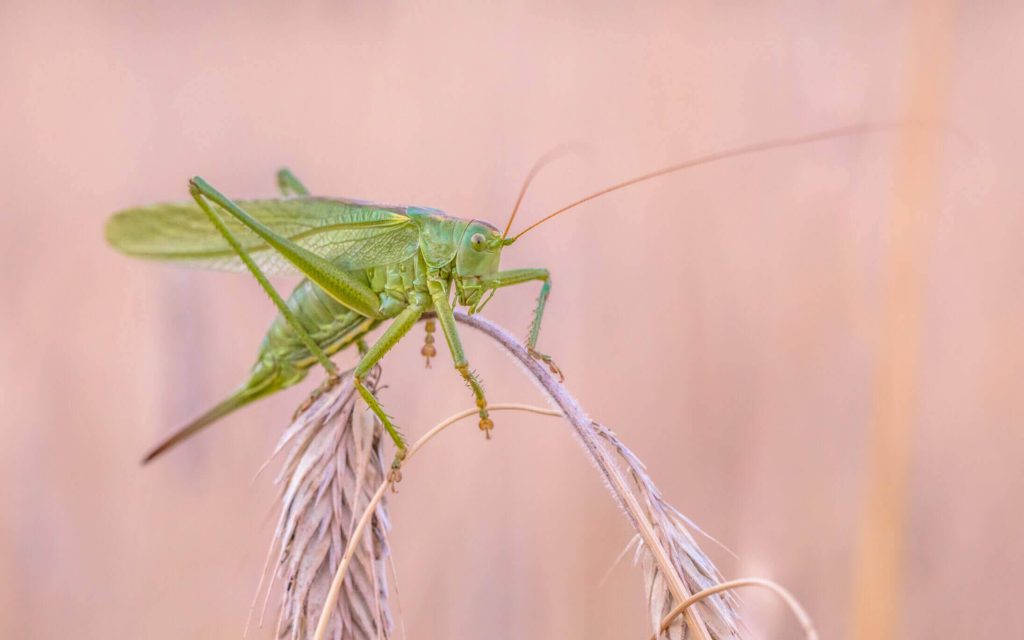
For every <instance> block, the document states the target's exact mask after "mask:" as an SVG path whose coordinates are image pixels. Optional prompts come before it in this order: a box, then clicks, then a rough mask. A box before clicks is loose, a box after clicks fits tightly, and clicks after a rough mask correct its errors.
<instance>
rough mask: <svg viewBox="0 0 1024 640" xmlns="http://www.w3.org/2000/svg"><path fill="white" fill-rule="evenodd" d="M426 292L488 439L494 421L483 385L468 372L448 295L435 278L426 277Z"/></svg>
mask: <svg viewBox="0 0 1024 640" xmlns="http://www.w3.org/2000/svg"><path fill="white" fill-rule="evenodd" d="M427 290H428V291H430V298H431V300H433V302H434V311H435V312H436V313H437V320H438V322H440V323H441V331H443V332H444V337H445V339H446V340H447V341H448V349H449V351H451V352H452V360H453V361H454V362H455V370H456V371H458V372H459V374H460V375H461V376H462V379H463V380H465V381H466V384H468V385H469V388H470V389H472V390H473V396H474V397H475V398H476V406H477V408H478V409H479V410H480V430H481V431H483V432H484V434H485V435H486V436H487V438H488V439H490V437H491V429H493V428H494V421H493V420H491V418H490V414H489V412H488V411H487V398H486V397H485V396H484V388H483V385H481V384H480V379H479V378H477V377H476V374H475V373H473V372H472V371H470V369H469V361H467V360H466V354H465V352H464V351H463V350H462V340H461V339H460V338H459V332H458V330H457V329H456V328H455V314H454V312H453V311H452V305H451V304H450V303H449V302H448V294H447V292H446V291H445V289H444V285H443V284H442V283H441V281H440V280H439V279H437V278H435V277H428V279H427Z"/></svg>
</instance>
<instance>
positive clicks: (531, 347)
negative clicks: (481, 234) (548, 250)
mask: <svg viewBox="0 0 1024 640" xmlns="http://www.w3.org/2000/svg"><path fill="white" fill-rule="evenodd" d="M534 280H540V281H541V283H542V284H541V287H540V295H539V296H537V308H536V309H534V312H533V320H532V321H531V322H530V332H529V334H528V335H527V338H526V350H527V351H529V353H530V355H531V356H533V357H534V358H536V359H538V360H540V361H541V362H543V363H544V364H546V365H548V368H549V369H551V373H553V374H555V375H556V376H558V379H559V380H565V376H564V375H562V370H561V369H559V368H558V365H556V364H555V361H554V360H552V359H551V356H549V355H546V354H543V353H541V352H539V351H537V336H538V335H539V334H540V323H541V319H542V318H543V317H544V307H545V306H547V303H548V295H549V294H550V293H551V273H550V272H549V271H548V270H547V269H510V270H508V271H499V272H498V273H496V274H494V275H493V276H492V277H490V278H488V279H487V280H485V281H484V287H485V288H487V289H499V288H501V287H510V286H512V285H516V284H522V283H524V282H532V281H534ZM476 310H477V309H476V308H475V309H473V311H476Z"/></svg>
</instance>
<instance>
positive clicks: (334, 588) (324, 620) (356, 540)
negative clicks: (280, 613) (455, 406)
mask: <svg viewBox="0 0 1024 640" xmlns="http://www.w3.org/2000/svg"><path fill="white" fill-rule="evenodd" d="M488 408H489V409H490V410H491V411H529V412H531V413H539V414H541V415H548V416H558V415H561V414H560V413H559V412H558V411H551V410H549V409H541V408H539V407H531V406H529V405H522V404H493V405H490V406H489V407H488ZM477 413H478V410H477V409H466V410H465V411H461V412H459V413H456V414H455V415H452V416H449V417H448V418H446V419H445V420H443V421H441V422H440V423H438V424H437V425H436V426H435V427H434V428H433V429H431V430H430V431H428V432H427V433H425V434H424V435H423V436H422V437H421V438H420V439H419V440H417V441H416V442H415V444H413V445H412V446H411V447H409V453H408V454H406V456H405V464H408V463H409V459H410V458H412V457H413V456H414V455H415V454H416V452H417V451H419V450H420V449H422V448H423V447H424V445H426V444H427V443H428V442H430V441H431V440H432V439H433V438H434V436H436V435H437V434H439V433H441V432H442V431H444V430H445V429H447V428H448V427H450V426H451V425H453V424H455V423H456V422H458V421H459V420H462V419H464V418H468V417H469V416H475V415H477ZM389 484H390V482H389V481H388V480H385V481H383V482H381V483H380V485H379V486H378V487H377V491H376V492H375V493H374V494H373V496H372V497H371V498H370V501H369V503H368V504H367V505H366V509H365V510H364V511H363V515H362V516H361V517H360V518H359V522H357V523H356V526H355V528H354V529H353V530H352V535H351V538H350V540H351V547H350V548H349V549H346V550H345V555H343V556H342V558H341V562H340V563H339V564H338V570H337V571H336V572H335V574H334V580H333V582H332V583H331V589H330V591H329V592H328V594H327V601H326V602H325V603H324V606H323V610H322V612H321V614H320V620H319V622H318V623H317V626H316V632H315V633H314V634H313V639H314V640H324V638H326V634H327V629H328V625H329V623H330V612H331V611H332V610H333V609H334V607H335V605H336V604H337V603H338V596H339V595H340V593H341V585H342V584H344V581H345V578H346V577H347V575H348V567H349V564H350V563H351V561H352V557H353V556H354V555H355V550H356V549H358V548H359V547H358V545H359V544H360V541H361V540H362V536H363V532H364V531H365V530H366V526H367V525H368V524H369V522H370V518H371V517H372V515H373V513H374V512H375V511H376V509H377V507H378V505H379V504H380V501H381V500H382V499H383V498H384V494H385V493H386V492H387V488H388V485H389Z"/></svg>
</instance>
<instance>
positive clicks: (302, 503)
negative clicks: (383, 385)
mask: <svg viewBox="0 0 1024 640" xmlns="http://www.w3.org/2000/svg"><path fill="white" fill-rule="evenodd" d="M379 379H380V369H379V368H378V369H375V370H374V371H373V372H372V373H371V375H370V376H369V378H368V380H367V384H368V385H370V386H371V388H375V387H376V384H377V381H378V380H379ZM356 406H357V403H356V394H355V390H354V388H353V386H352V382H351V378H350V377H349V376H347V375H346V376H344V377H343V382H342V383H341V384H340V385H339V386H338V387H336V388H334V389H332V390H331V391H330V392H328V393H324V394H323V395H321V396H320V397H319V398H318V399H317V400H316V401H315V402H313V404H312V405H311V406H309V407H308V408H307V409H306V410H305V411H302V412H300V413H299V414H298V415H297V416H296V418H295V421H294V422H293V423H292V425H291V426H290V427H289V428H288V430H287V431H286V432H285V434H284V435H283V436H282V438H281V441H280V443H279V444H278V446H277V450H276V451H275V455H276V454H277V453H278V452H280V451H281V450H282V449H284V448H285V447H286V446H289V445H290V447H291V449H290V451H289V454H288V457H287V459H286V460H285V463H284V467H283V469H282V471H281V473H280V474H279V476H278V478H277V483H278V484H279V485H281V486H282V487H283V490H282V505H283V509H282V513H281V518H280V520H279V522H278V525H277V530H276V532H275V536H274V539H275V544H276V546H277V548H278V549H279V551H278V558H277V568H276V570H275V575H276V578H277V579H280V580H281V581H282V582H283V583H284V585H285V592H284V598H283V603H282V606H281V613H280V618H279V622H278V637H279V638H289V639H290V640H305V638H308V637H310V634H311V633H312V630H313V628H314V626H315V624H316V622H317V621H318V620H319V618H320V616H321V612H322V611H323V610H324V608H325V604H326V603H327V601H328V592H329V590H330V585H331V581H332V578H333V575H334V567H336V566H338V563H339V562H340V561H341V558H342V556H343V555H344V554H346V553H348V554H349V555H351V556H352V557H354V559H355V560H354V563H353V564H354V567H353V568H352V571H350V572H349V574H348V576H347V577H346V580H345V583H344V585H343V591H344V597H343V598H340V599H335V600H334V602H333V604H332V605H331V607H330V608H329V610H328V615H327V616H326V617H327V619H328V620H329V623H330V625H329V627H330V637H331V638H334V639H335V640H371V639H377V638H387V637H389V635H390V634H391V628H392V622H391V615H390V613H389V608H388V606H387V597H388V589H387V578H386V575H387V573H386V559H387V554H388V547H387V529H388V517H387V508H386V505H385V504H384V503H383V502H380V501H378V502H376V503H374V508H373V509H372V510H371V511H370V513H369V517H368V518H367V520H368V521H372V531H373V535H372V536H370V537H368V538H367V539H365V540H361V541H359V542H356V541H355V540H354V538H353V536H352V533H353V527H354V526H355V521H356V518H357V517H358V515H359V514H360V513H361V512H363V510H364V507H365V506H366V505H367V504H369V503H370V500H371V499H372V498H373V491H374V489H376V487H377V485H378V484H379V483H380V482H381V481H383V479H384V476H385V472H384V465H383V462H382V460H381V448H380V437H381V431H380V428H379V426H378V425H377V423H376V421H374V420H373V419H372V418H368V417H367V416H366V415H365V413H364V412H361V411H357V410H356ZM350 541H352V542H353V543H354V544H351V545H350V544H349V542H350Z"/></svg>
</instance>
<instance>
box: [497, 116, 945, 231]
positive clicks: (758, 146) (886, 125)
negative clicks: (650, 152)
mask: <svg viewBox="0 0 1024 640" xmlns="http://www.w3.org/2000/svg"><path fill="white" fill-rule="evenodd" d="M914 124H918V125H923V126H928V123H922V122H910V121H892V122H867V123H863V124H855V125H851V126H847V127H839V128H837V129H827V130H825V131H818V132H816V133H809V134H805V135H802V136H790V137H786V138H774V139H772V140H765V141H764V142H756V143H754V144H748V145H744V146H741V147H734V148H732V149H726V150H725V151H718V152H716V153H709V154H708V155H705V156H701V157H699V158H694V159H692V160H687V161H685V162H680V163H678V164H674V165H671V166H669V167H665V168H664V169H658V170H657V171H652V172H650V173H645V174H643V175H641V176H637V177H635V178H630V179H629V180H626V181H625V182H620V183H618V184H614V185H612V186H610V187H607V188H604V189H601V190H600V191H595V192H594V193H592V194H590V195H589V196H586V197H585V198H580V199H579V200H577V201H575V202H573V203H570V204H567V205H565V206H564V207H562V208H561V209H559V210H557V211H555V212H554V213H549V214H548V215H546V216H544V217H543V218H541V219H540V220H538V221H537V222H534V223H533V224H531V225H530V226H528V227H526V228H525V229H523V230H522V231H520V232H519V233H517V234H516V235H514V236H512V241H513V242H514V241H515V240H518V239H519V238H521V237H522V236H523V234H525V233H526V232H527V231H530V230H532V229H536V228H537V227H539V226H540V225H542V224H544V223H545V222H547V221H548V220H550V219H552V218H554V217H555V216H558V215H560V214H562V213H565V212H566V211H568V210H569V209H572V208H573V207H576V206H579V205H581V204H583V203H584V202H589V201H591V200H593V199H594V198H599V197H601V196H603V195H605V194H608V193H611V192H613V191H618V190H619V189H625V188H626V187H630V186H633V185H634V184H637V183H640V182H644V181H646V180H651V179H653V178H658V177H661V176H663V175H666V174H669V173H673V172H676V171H682V170H683V169H689V168H691V167H696V166H698V165H702V164H709V163H712V162H718V161H719V160H725V159H728V158H735V157H738V156H745V155H750V154H753V153H758V152H761V151H769V150H771V149H782V148H785V147H797V146H800V145H805V144H811V143H813V142H820V141H822V140H831V139H833V138H843V137H847V136H855V135H863V134H867V133H878V132H882V131H889V130H892V129H899V128H902V127H906V126H910V125H914ZM939 126H940V127H942V126H944V125H942V124H939ZM511 224H512V221H511V220H509V225H511ZM505 232H506V233H508V229H506V230H505Z"/></svg>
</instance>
